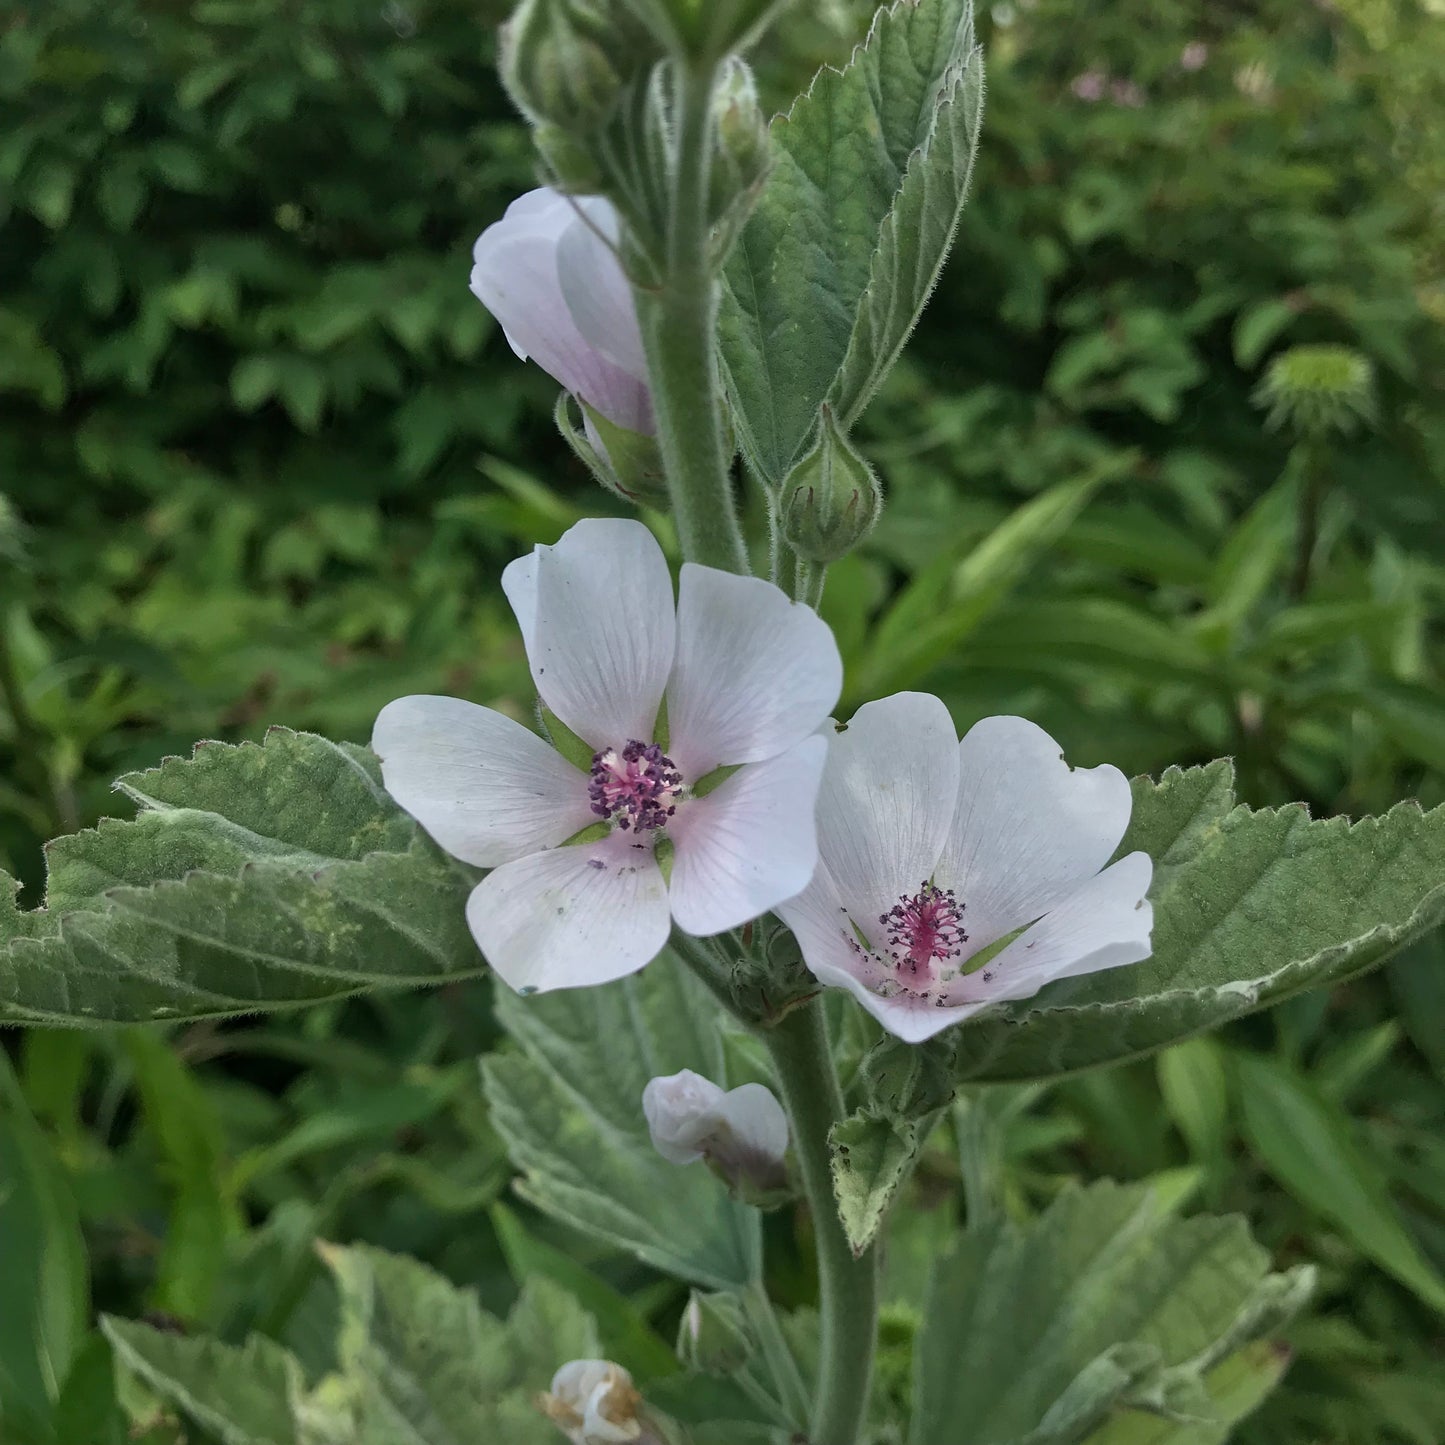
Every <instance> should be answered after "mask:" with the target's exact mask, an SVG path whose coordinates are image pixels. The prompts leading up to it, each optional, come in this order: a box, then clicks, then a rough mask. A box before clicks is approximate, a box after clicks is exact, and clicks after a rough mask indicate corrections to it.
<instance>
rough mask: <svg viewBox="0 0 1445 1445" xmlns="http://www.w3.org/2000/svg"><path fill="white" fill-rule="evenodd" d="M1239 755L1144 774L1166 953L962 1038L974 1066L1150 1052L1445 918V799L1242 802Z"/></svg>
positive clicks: (1001, 1075) (1147, 839) (966, 1063)
mask: <svg viewBox="0 0 1445 1445" xmlns="http://www.w3.org/2000/svg"><path fill="white" fill-rule="evenodd" d="M1233 801H1234V794H1233V789H1232V787H1231V780H1230V769H1229V766H1228V764H1227V763H1214V764H1211V765H1210V766H1209V767H1207V768H1196V769H1191V770H1190V771H1188V772H1180V771H1178V770H1174V771H1171V772H1169V773H1166V774H1165V775H1164V777H1163V778H1162V779H1161V780H1160V781H1159V782H1158V783H1154V782H1151V781H1150V780H1148V779H1141V780H1138V781H1136V783H1135V786H1134V817H1133V820H1132V822H1131V824H1130V828H1129V832H1128V833H1127V834H1126V835H1125V838H1124V841H1123V842H1122V843H1121V844H1120V849H1121V852H1130V851H1132V850H1134V849H1136V848H1142V849H1143V850H1144V851H1146V852H1148V853H1149V854H1150V855H1151V856H1153V857H1155V858H1157V859H1159V860H1160V868H1159V873H1158V876H1157V878H1156V880H1155V883H1154V885H1153V887H1152V888H1151V890H1150V898H1151V900H1152V901H1153V904H1154V936H1153V942H1154V953H1153V955H1152V957H1150V958H1149V959H1147V960H1145V962H1143V963H1141V964H1136V965H1133V966H1131V967H1129V968H1124V969H1114V970H1110V971H1106V972H1104V973H1097V974H1090V975H1086V976H1084V977H1082V978H1077V979H1068V980H1065V981H1062V982H1059V983H1056V984H1052V985H1050V986H1049V987H1048V988H1047V989H1045V990H1044V991H1042V992H1041V993H1040V994H1039V995H1038V996H1037V997H1036V998H1034V999H1030V1000H1027V1001H1025V1002H1023V1003H1020V1004H1014V1005H1012V1006H1011V1007H1010V1009H1009V1010H1008V1011H1007V1013H1006V1014H1005V1015H1004V1016H1001V1017H997V1018H994V1019H985V1020H983V1021H982V1022H980V1023H977V1024H974V1025H971V1026H970V1027H968V1028H967V1029H965V1030H964V1031H963V1032H962V1033H961V1034H960V1036H959V1038H958V1059H959V1071H960V1075H961V1077H964V1078H979V1079H1006V1078H1027V1077H1030V1076H1031V1075H1040V1074H1045V1073H1052V1072H1068V1071H1071V1070H1074V1069H1082V1068H1087V1067H1089V1066H1091V1065H1096V1064H1101V1063H1108V1062H1113V1061H1116V1060H1119V1059H1127V1058H1130V1057H1133V1056H1135V1055H1137V1054H1141V1053H1146V1052H1148V1051H1150V1050H1152V1049H1155V1048H1158V1047H1159V1046H1161V1045H1162V1044H1166V1043H1171V1042H1173V1041H1175V1040H1177V1039H1180V1038H1183V1037H1185V1036H1187V1035H1189V1034H1192V1033H1197V1032H1199V1031H1200V1030H1203V1029H1206V1028H1211V1027H1217V1026H1218V1025H1220V1024H1222V1023H1225V1022H1227V1021H1228V1020H1229V1019H1232V1018H1236V1017H1238V1016H1239V1015H1240V1014H1244V1013H1248V1012H1250V1011H1251V1010H1253V1009H1257V1008H1261V1007H1263V1006H1264V1005H1266V1004H1270V1003H1274V1002H1277V1001H1279V1000H1280V999H1284V998H1288V997H1289V996H1290V995H1292V994H1294V993H1297V992H1299V991H1300V990H1302V989H1306V988H1310V987H1312V986H1313V987H1317V986H1319V985H1321V984H1325V983H1334V982H1339V981H1341V980H1343V979H1347V978H1350V977H1352V976H1353V975H1355V974H1357V973H1359V972H1361V971H1363V970H1364V969H1367V968H1370V967H1372V966H1373V965H1375V964H1377V963H1379V962H1380V961H1381V960H1382V959H1384V958H1386V957H1388V955H1389V954H1391V953H1393V952H1394V951H1395V950H1396V949H1397V948H1400V947H1401V946H1402V945H1404V944H1406V943H1409V942H1411V941H1412V940H1413V939H1415V938H1418V937H1419V936H1420V935H1422V934H1424V933H1426V932H1427V931H1429V930H1430V929H1433V928H1434V927H1435V926H1436V925H1437V924H1438V923H1439V922H1440V920H1441V918H1442V916H1445V808H1436V809H1434V810H1433V811H1431V812H1429V813H1425V812H1422V811H1421V809H1420V808H1419V807H1418V806H1417V805H1415V804H1413V803H1402V804H1400V805H1399V806H1398V807H1396V808H1393V809H1391V811H1390V812H1389V813H1387V814H1386V815H1385V816H1384V817H1382V818H1364V819H1361V820H1360V821H1359V822H1356V823H1353V824H1351V823H1350V822H1348V821H1347V820H1346V819H1344V818H1325V819H1319V820H1315V821H1311V819H1310V817H1309V814H1308V811H1307V810H1306V809H1305V808H1303V807H1289V808H1280V809H1272V810H1265V811H1260V812H1256V811H1254V810H1252V809H1250V808H1247V807H1234V806H1232V805H1233Z"/></svg>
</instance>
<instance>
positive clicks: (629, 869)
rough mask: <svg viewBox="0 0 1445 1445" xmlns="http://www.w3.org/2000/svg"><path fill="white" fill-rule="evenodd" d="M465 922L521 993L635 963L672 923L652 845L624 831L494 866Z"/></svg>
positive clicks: (622, 970) (653, 949)
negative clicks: (641, 843)
mask: <svg viewBox="0 0 1445 1445" xmlns="http://www.w3.org/2000/svg"><path fill="white" fill-rule="evenodd" d="M467 923H468V924H469V925H470V927H471V930H472V936H473V937H474V938H475V939H476V940H477V945H478V947H480V948H481V950H482V953H483V954H484V955H485V956H486V959H487V962H488V963H490V964H491V966H492V968H493V969H494V970H495V971H496V973H497V975H498V976H499V977H500V978H501V979H502V980H503V982H504V983H507V984H508V985H510V986H511V987H512V988H514V989H516V990H517V991H518V992H519V993H533V992H545V991H547V990H548V989H554V988H582V987H586V986H589V985H592V984H601V983H610V982H611V981H612V980H613V979H615V978H623V977H625V976H626V975H627V974H630V973H636V972H637V970H638V969H640V968H642V967H643V966H644V965H645V964H647V963H649V962H651V960H652V959H654V958H655V957H656V956H657V955H658V953H659V952H661V950H662V947H663V945H664V944H665V943H666V942H667V936H668V933H669V931H670V930H671V918H670V916H669V913H668V908H667V889H666V887H665V886H664V884H663V881H662V874H661V873H660V872H659V871H658V867H657V863H656V860H655V859H654V858H653V856H652V850H651V849H650V848H646V847H637V846H636V845H634V844H633V843H631V842H629V841H628V840H627V836H626V835H625V834H619V833H613V834H611V835H610V836H609V837H607V838H604V839H602V840H601V841H600V842H597V843H590V844H572V845H570V846H568V847H566V848H554V849H552V850H551V851H550V852H547V853H534V854H533V855H532V856H531V857H529V858H520V859H518V860H517V861H516V862H515V863H507V864H505V865H504V866H503V867H501V868H498V869H496V870H495V871H494V872H492V873H489V874H488V875H487V876H486V877H485V878H484V879H483V880H482V881H481V882H480V883H479V884H477V886H476V888H475V889H473V890H472V895H471V897H470V898H469V899H468V900H467Z"/></svg>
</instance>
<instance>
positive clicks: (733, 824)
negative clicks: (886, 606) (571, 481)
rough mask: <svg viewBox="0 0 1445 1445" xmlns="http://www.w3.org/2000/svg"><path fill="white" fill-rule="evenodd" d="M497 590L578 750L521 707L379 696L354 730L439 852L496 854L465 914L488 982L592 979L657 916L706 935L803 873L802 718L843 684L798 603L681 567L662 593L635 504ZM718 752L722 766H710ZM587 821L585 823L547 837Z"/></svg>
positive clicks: (809, 805)
mask: <svg viewBox="0 0 1445 1445" xmlns="http://www.w3.org/2000/svg"><path fill="white" fill-rule="evenodd" d="M502 587H503V589H504V590H505V591H506V594H507V597H508V600H509V601H510V602H511V604H512V610H513V611H514V612H515V613H516V614H517V621H518V622H519V624H520V625H521V629H522V639H523V641H524V643H525V644H526V648H527V656H528V659H529V660H530V662H531V666H532V677H533V679H534V680H535V682H536V684H537V691H538V692H539V693H540V694H541V696H542V701H543V702H544V703H545V704H546V706H547V707H548V708H549V709H550V710H551V712H552V713H553V714H554V715H555V716H556V717H557V718H558V719H560V720H561V722H562V723H563V724H565V726H566V727H567V728H569V729H570V730H571V731H572V732H573V733H575V734H576V735H577V737H578V738H580V739H582V740H584V743H585V748H586V749H587V750H588V751H590V754H591V756H590V758H587V757H584V758H583V759H582V760H581V765H580V766H574V764H573V763H571V762H568V761H567V760H566V759H565V758H564V757H562V756H561V754H560V753H558V752H556V751H554V750H553V749H552V748H551V747H550V746H549V745H548V744H547V743H545V742H544V741H543V740H542V739H541V738H539V737H538V736H537V735H536V734H535V733H533V732H531V731H530V730H529V729H527V728H525V727H523V726H522V725H521V723H518V722H514V721H513V720H512V719H511V718H508V717H504V716H503V715H502V714H501V713H499V712H493V711H492V710H491V709H490V708H485V707H478V706H477V705H476V704H475V703H470V702H463V701H462V700H461V699H459V698H451V697H404V698H401V699H399V700H398V701H396V702H393V703H390V704H388V706H387V707H385V708H384V709H383V710H382V713H381V716H380V717H379V718H377V720H376V730H375V733H374V735H373V738H372V746H373V747H374V748H375V749H376V752H377V753H378V754H379V755H380V757H381V762H382V776H383V777H384V779H385V781H386V786H387V789H388V791H389V792H390V793H391V795H392V796H393V797H394V798H395V799H396V800H397V802H398V803H400V804H401V806H402V807H403V808H405V809H406V810H407V812H409V813H410V814H411V815H412V816H413V817H414V818H416V820H417V821H418V822H419V823H420V824H421V825H422V827H424V828H425V829H426V830H427V832H428V833H430V834H431V836H432V837H433V838H434V839H436V841H437V842H438V843H439V844H440V845H441V846H442V847H443V848H445V849H446V850H447V851H448V852H449V853H452V854H455V855H456V856H457V857H458V858H461V859H463V860H465V861H466V862H468V863H473V864H476V865H477V866H478V867H482V868H491V869H492V870H493V871H492V872H491V873H489V874H488V875H487V877H486V878H484V879H483V880H482V881H481V883H479V884H478V885H477V887H476V889H475V890H474V891H473V893H472V896H471V898H470V900H469V901H468V904H467V919H468V922H469V923H470V925H471V929H472V933H473V935H474V936H475V938H476V940H477V943H478V944H479V945H480V947H481V950H482V952H483V953H484V954H486V956H487V958H488V960H489V961H490V962H491V964H492V967H493V968H494V969H495V970H496V971H497V973H498V974H500V975H501V977H502V978H503V979H504V980H505V981H506V982H507V983H509V984H510V985H511V986H512V987H513V988H515V989H518V990H520V991H524V992H531V991H534V990H540V989H552V988H575V987H579V986H582V985H587V984H598V983H606V982H608V981H609V980H611V979H614V978H621V977H622V976H623V975H624V974H629V973H633V972H635V971H636V970H637V969H639V968H641V967H642V966H643V965H644V964H645V963H647V962H648V961H649V960H650V959H651V958H653V957H655V956H656V954H657V953H658V951H659V950H660V949H661V948H662V946H663V945H664V944H665V943H666V942H667V938H668V934H669V931H670V928H671V923H672V922H673V921H675V922H676V923H677V925H678V927H679V928H681V929H683V930H684V931H686V932H688V933H691V934H695V935H698V936H706V935H709V934H714V933H721V932H724V931H725V930H727V929H729V928H736V927H737V926H738V925H740V924H742V923H745V922H747V921H748V920H749V919H751V918H756V917H757V916H758V915H759V914H760V913H765V912H767V911H768V910H769V909H770V908H775V907H776V906H777V905H778V904H779V903H781V902H782V901H783V900H784V899H785V898H791V897H792V896H793V895H794V894H796V893H798V892H799V891H800V890H801V889H802V888H803V887H805V886H806V884H807V882H808V879H809V878H810V877H811V876H812V872H813V868H814V866H815V864H816V862H817V831H816V827H815V825H814V817H813V813H814V803H815V801H816V799H817V793H818V783H819V780H820V778H821V776H822V772H823V760H824V757H825V756H826V754H827V749H828V743H827V739H826V738H824V737H823V736H822V735H821V734H820V733H819V732H818V728H819V726H820V724H821V723H822V722H823V720H824V719H825V718H826V716H827V714H828V710H829V709H830V708H831V707H832V705H833V703H834V702H835V701H836V700H837V697H838V692H839V688H840V687H841V685H842V664H841V662H840V660H839V657H838V648H837V645H836V644H835V643H834V641H833V635H832V633H831V632H830V631H829V630H828V627H827V625H826V624H825V623H823V622H822V621H821V620H820V619H819V618H818V616H817V614H816V613H815V612H813V611H812V610H811V609H810V608H808V607H805V606H803V605H801V604H800V603H794V602H790V601H789V600H788V599H787V597H785V596H784V595H783V593H782V592H780V591H779V590H778V589H777V588H776V587H774V586H773V585H772V584H771V583H769V582H764V581H762V580H761V579H760V578H756V577H738V576H734V575H733V574H731V573H728V572H719V571H717V570H715V569H713V568H711V567H699V566H695V565H693V564H691V563H689V564H687V565H685V566H684V567H683V569H682V576H681V579H680V584H679V589H678V599H677V603H676V605H675V606H674V603H673V593H672V579H671V577H670V576H669V575H668V570H667V563H666V561H665V560H664V559H663V555H662V551H661V549H660V548H659V547H658V545H657V543H656V541H654V539H653V537H652V534H651V533H650V532H649V531H648V530H647V529H646V528H645V527H644V526H643V525H642V524H641V523H640V522H627V521H612V520H599V519H594V520H589V521H584V522H579V523H578V524H577V525H576V526H575V527H573V528H572V529H571V530H570V531H568V532H567V534H566V535H565V536H564V537H563V538H562V540H561V541H560V542H558V543H557V545H556V546H555V547H538V548H537V549H536V550H535V551H534V552H532V553H531V554H530V555H528V556H526V557H522V558H519V559H518V560H517V561H515V562H513V563H512V564H511V565H510V566H508V568H507V569H506V571H505V572H504V573H503V574H502ZM664 694H665V697H666V706H665V717H666V733H665V735H660V733H659V726H660V719H659V709H660V707H662V705H663V701H664ZM720 768H734V769H736V771H734V772H732V773H730V774H728V775H726V776H725V777H723V778H722V780H721V781H719V776H720V775H719V774H718V769H720ZM700 782H701V783H704V784H705V786H704V787H703V788H701V789H699V788H698V786H697V785H698V784H699V783H700ZM591 825H599V826H600V827H601V828H602V831H603V833H604V836H601V837H595V838H590V840H589V841H585V842H577V841H571V844H570V846H567V847H563V846H561V845H562V844H564V843H569V840H575V838H576V835H577V834H579V833H581V832H582V831H583V830H584V829H587V830H588V831H589V833H591V832H595V831H597V829H596V828H595V827H593V826H591ZM662 839H666V840H667V843H668V845H669V846H668V849H667V852H666V858H670V867H671V876H670V879H669V880H664V876H663V871H662V869H661V868H660V867H659V863H658V858H657V856H656V851H655V850H656V845H657V844H658V842H659V841H660V840H662Z"/></svg>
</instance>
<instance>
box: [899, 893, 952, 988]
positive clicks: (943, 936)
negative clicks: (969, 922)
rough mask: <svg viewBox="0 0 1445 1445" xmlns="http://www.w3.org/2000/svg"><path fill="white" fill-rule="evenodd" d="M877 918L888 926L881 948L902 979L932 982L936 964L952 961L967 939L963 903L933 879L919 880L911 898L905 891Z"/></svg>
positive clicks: (935, 972) (935, 973)
mask: <svg viewBox="0 0 1445 1445" xmlns="http://www.w3.org/2000/svg"><path fill="white" fill-rule="evenodd" d="M878 921H879V923H881V924H882V925H883V927H884V928H886V929H887V930H888V942H887V944H886V945H885V946H884V949H883V952H884V953H886V954H887V956H888V957H889V958H890V959H892V961H893V966H894V968H896V969H897V970H898V972H899V974H900V975H902V976H903V977H904V979H905V981H912V980H919V981H921V982H924V983H930V982H932V981H933V980H934V978H935V977H936V975H937V968H936V965H938V964H947V963H951V962H952V961H953V960H954V959H956V958H957V957H958V955H959V953H960V952H961V951H962V949H963V945H964V944H965V943H967V942H968V934H966V933H965V932H964V931H963V904H961V903H960V902H959V901H958V900H957V899H956V898H955V897H954V896H953V890H952V889H951V888H940V887H938V885H937V884H935V883H924V884H922V885H921V886H920V887H919V890H918V892H917V893H915V894H914V895H913V896H912V897H911V898H910V897H908V896H907V895H906V894H905V895H904V896H903V897H901V898H900V899H899V900H898V902H897V903H895V904H894V905H893V907H892V908H890V909H889V910H888V912H887V913H880V914H879V915H878Z"/></svg>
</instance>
